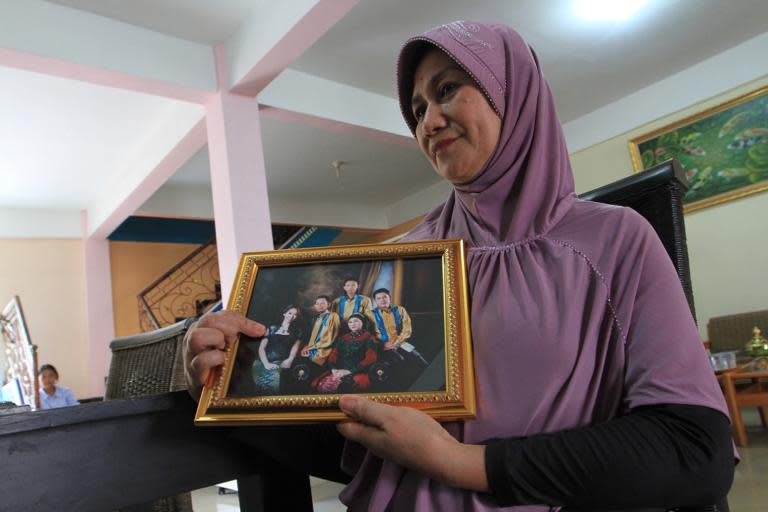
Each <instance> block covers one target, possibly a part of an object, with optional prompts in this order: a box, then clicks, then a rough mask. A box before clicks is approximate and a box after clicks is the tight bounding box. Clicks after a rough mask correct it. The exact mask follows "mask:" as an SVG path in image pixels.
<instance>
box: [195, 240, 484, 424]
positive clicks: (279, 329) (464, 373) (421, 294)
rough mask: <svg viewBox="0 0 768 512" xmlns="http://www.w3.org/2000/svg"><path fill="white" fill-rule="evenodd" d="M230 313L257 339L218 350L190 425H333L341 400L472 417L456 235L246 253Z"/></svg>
mask: <svg viewBox="0 0 768 512" xmlns="http://www.w3.org/2000/svg"><path fill="white" fill-rule="evenodd" d="M228 307H229V309H231V310H234V311H238V312H240V313H242V314H243V315H245V316H246V317H247V318H250V319H251V320H254V321H256V322H259V323H261V324H262V325H264V326H265V328H266V333H265V334H264V336H262V337H260V338H251V337H248V336H246V335H243V334H241V335H240V336H239V338H238V339H237V340H235V341H234V342H233V343H230V344H229V345H228V347H227V352H226V360H225V363H224V365H223V366H222V367H220V368H219V369H218V370H217V371H216V372H214V373H213V374H212V377H211V379H210V381H209V382H208V383H207V385H206V386H205V387H204V389H203V393H202V396H201V398H200V402H199V405H198V410H197V414H196V416H195V423H196V424H197V425H222V424H225V425H238V424H248V423H301V422H321V421H338V420H341V419H344V418H345V415H344V414H343V413H342V412H341V410H340V409H339V406H338V401H339V398H340V397H341V395H343V394H348V393H352V394H362V395H365V396H366V397H368V398H370V399H372V400H376V401H379V402H383V403H388V404H394V405H402V406H408V407H414V408H418V409H420V410H423V411H424V412H426V413H427V414H429V415H431V416H433V417H435V418H436V419H441V420H449V419H460V418H472V417H474V415H475V387H474V384H475V382H474V372H473V367H472V346H471V340H470V329H469V310H468V300H467V279H466V255H465V246H464V242H462V241H460V240H441V241H426V242H406V243H395V244H370V245H354V246H336V247H331V248H322V249H300V250H278V251H268V252H258V253H246V254H243V255H242V257H241V260H240V266H239V268H238V271H237V278H236V280H235V285H234V286H233V289H232V292H231V296H230V299H229V306H228Z"/></svg>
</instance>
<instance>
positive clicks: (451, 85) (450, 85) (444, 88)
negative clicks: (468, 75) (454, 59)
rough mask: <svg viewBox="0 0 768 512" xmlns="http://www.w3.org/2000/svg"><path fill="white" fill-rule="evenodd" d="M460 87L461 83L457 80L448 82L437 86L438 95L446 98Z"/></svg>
mask: <svg viewBox="0 0 768 512" xmlns="http://www.w3.org/2000/svg"><path fill="white" fill-rule="evenodd" d="M458 87H459V84H457V83H456V82H446V83H444V84H442V85H441V86H440V87H438V88H437V96H438V97H439V98H444V97H446V96H448V95H449V94H450V93H452V92H453V91H455V90H456V89H457V88H458Z"/></svg>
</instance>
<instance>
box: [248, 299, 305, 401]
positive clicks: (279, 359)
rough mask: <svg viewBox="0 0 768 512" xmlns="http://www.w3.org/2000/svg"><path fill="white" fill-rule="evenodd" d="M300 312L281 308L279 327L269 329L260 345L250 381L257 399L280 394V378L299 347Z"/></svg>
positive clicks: (272, 326)
mask: <svg viewBox="0 0 768 512" xmlns="http://www.w3.org/2000/svg"><path fill="white" fill-rule="evenodd" d="M300 316H301V309H300V308H299V307H298V306H295V305H293V304H290V305H288V306H286V307H285V308H283V310H282V312H281V313H280V317H279V318H278V321H279V323H275V324H272V325H270V326H269V329H267V332H266V335H265V336H264V337H263V338H262V339H261V341H260V342H259V349H258V353H259V358H258V359H257V360H256V362H254V363H253V381H254V383H255V384H256V392H257V393H258V394H260V395H262V394H263V395H276V394H279V393H280V382H281V375H282V374H283V373H284V372H283V370H287V369H288V368H290V367H291V364H293V360H294V359H295V358H296V353H297V352H298V351H299V345H300V344H301V338H302V329H301V327H300V321H299V318H300Z"/></svg>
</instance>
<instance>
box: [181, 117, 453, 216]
mask: <svg viewBox="0 0 768 512" xmlns="http://www.w3.org/2000/svg"><path fill="white" fill-rule="evenodd" d="M261 122H262V144H263V146H264V163H265V167H266V170H267V188H268V191H269V196H270V197H272V196H276V197H281V198H285V197H297V196H296V190H300V191H301V194H302V196H304V197H307V198H308V199H309V200H311V201H315V202H318V201H321V202H338V203H339V204H340V205H342V204H344V203H354V204H368V205H371V206H386V205H388V204H390V203H391V202H392V198H397V197H400V196H402V195H404V194H410V193H411V192H413V191H416V190H421V189H423V188H425V187H428V186H430V185H432V184H434V183H436V182H437V181H439V178H437V176H436V175H435V173H434V172H433V171H432V168H431V167H430V166H429V164H428V163H427V162H426V160H425V159H424V157H423V156H422V155H421V152H420V151H419V150H418V149H417V148H416V146H413V147H403V146H402V145H397V144H391V143H382V142H374V141H372V140H370V139H369V138H366V137H364V136H359V135H357V136H356V135H346V136H344V137H343V138H342V137H339V135H338V134H337V133H332V132H328V131H325V130H321V129H319V128H314V127H311V126H306V125H301V124H294V123H289V122H285V121H277V120H274V119H269V118H267V117H262V121H261ZM334 160H341V161H342V162H343V163H342V165H341V170H340V172H339V176H338V177H337V176H336V170H335V169H334V167H333V165H332V162H333V161H334ZM170 181H171V182H172V183H173V184H175V185H187V186H188V185H205V186H207V185H208V184H209V183H210V177H209V167H208V150H207V148H204V149H202V150H200V151H199V152H198V153H197V154H195V155H194V156H193V157H192V158H191V159H190V160H189V161H187V163H186V164H184V166H183V167H182V169H180V170H179V172H177V173H176V175H175V176H174V177H173V178H172V179H171V180H170ZM374 191H375V193H374Z"/></svg>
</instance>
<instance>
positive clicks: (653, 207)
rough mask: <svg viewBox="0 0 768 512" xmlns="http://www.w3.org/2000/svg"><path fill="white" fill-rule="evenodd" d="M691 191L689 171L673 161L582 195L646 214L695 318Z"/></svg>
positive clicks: (585, 197)
mask: <svg viewBox="0 0 768 512" xmlns="http://www.w3.org/2000/svg"><path fill="white" fill-rule="evenodd" d="M687 190H688V179H687V178H686V177H685V171H683V168H682V167H681V166H680V164H679V163H677V161H676V160H669V161H667V162H664V163H662V164H659V165H657V166H655V167H652V168H650V169H648V170H646V171H643V172H640V173H637V174H635V175H633V176H629V177H627V178H624V179H621V180H619V181H615V182H613V183H610V184H608V185H606V186H604V187H600V188H596V189H595V190H591V191H589V192H586V193H584V194H581V195H580V196H579V198H580V199H585V200H588V201H597V202H600V203H606V204H615V205H618V206H627V207H629V208H632V209H633V210H635V211H636V212H637V213H639V214H640V215H642V216H643V217H645V219H646V220H647V221H648V222H649V223H650V224H651V226H653V229H654V230H655V231H656V234H657V235H659V238H660V239H661V243H662V244H664V248H665V249H666V250H667V253H668V254H669V257H670V258H671V259H672V263H673V264H674V265H675V268H676V269H677V276H678V278H679V279H680V283H681V284H682V285H683V290H684V291H685V296H686V298H687V299H688V306H689V307H690V308H691V313H692V314H693V318H694V320H695V319H696V308H695V307H694V303H693V287H692V286H691V271H690V267H689V264H688V246H687V245H686V240H685V221H684V219H683V198H684V196H685V192H686V191H687Z"/></svg>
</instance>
